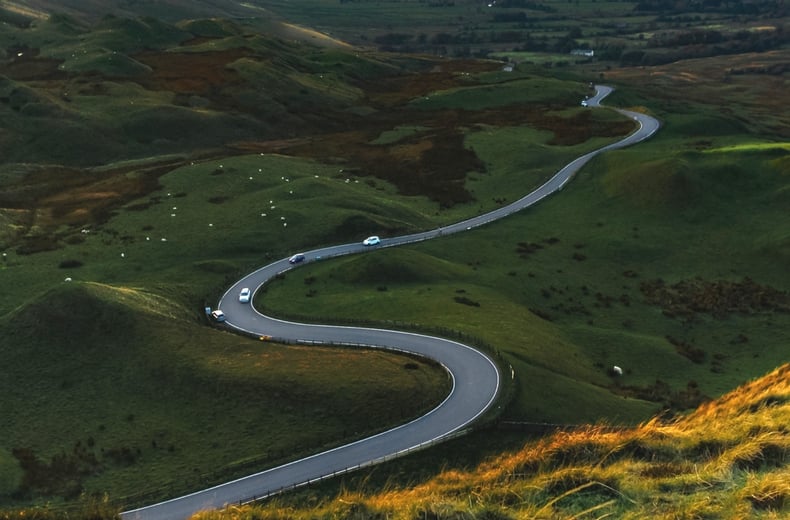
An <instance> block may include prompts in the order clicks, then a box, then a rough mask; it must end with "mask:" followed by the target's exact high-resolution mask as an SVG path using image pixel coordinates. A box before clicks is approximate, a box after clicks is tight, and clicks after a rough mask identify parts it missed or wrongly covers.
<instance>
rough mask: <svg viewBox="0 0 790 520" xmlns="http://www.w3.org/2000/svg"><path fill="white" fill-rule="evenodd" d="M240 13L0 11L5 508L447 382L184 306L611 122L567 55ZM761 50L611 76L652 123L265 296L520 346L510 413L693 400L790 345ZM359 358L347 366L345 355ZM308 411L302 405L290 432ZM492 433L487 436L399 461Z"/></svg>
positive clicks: (249, 445)
mask: <svg viewBox="0 0 790 520" xmlns="http://www.w3.org/2000/svg"><path fill="white" fill-rule="evenodd" d="M255 27H257V26H251V25H247V24H246V23H243V22H241V21H236V22H227V21H220V20H200V21H191V22H185V23H180V24H170V25H167V24H162V23H161V22H156V21H153V20H148V19H141V20H136V21H129V20H122V19H113V18H107V19H104V20H101V21H100V22H98V23H97V25H94V26H90V25H86V24H84V23H82V22H79V21H76V20H74V19H72V18H69V17H67V16H54V17H52V18H50V19H49V20H47V21H40V22H36V23H35V24H32V25H31V26H30V27H28V28H14V27H10V26H9V27H7V28H4V30H3V31H2V32H1V33H0V42H1V44H0V47H2V48H3V50H4V52H3V54H2V60H1V61H2V62H1V63H0V74H2V75H3V77H2V78H0V118H1V119H2V121H3V125H2V126H3V129H2V130H0V150H2V152H0V153H2V156H0V186H1V187H0V224H2V227H0V253H2V255H3V256H2V257H1V258H0V287H2V292H3V296H4V298H3V299H2V300H0V316H1V317H2V318H3V320H2V325H0V356H1V357H2V359H0V364H1V365H2V366H4V367H9V371H8V372H3V375H4V378H3V379H2V380H0V384H2V385H3V387H2V390H3V391H4V395H7V396H9V398H8V399H7V400H3V401H1V402H0V406H2V407H3V408H2V411H3V416H4V417H6V416H8V417H14V418H15V420H14V421H10V422H6V423H4V424H3V425H0V486H2V487H1V488H0V493H1V494H2V501H3V507H6V506H8V505H9V504H14V505H16V504H19V505H24V504H35V503H39V504H40V503H52V504H53V506H55V507H58V506H60V505H61V504H62V503H64V502H68V503H72V502H73V501H74V497H76V496H78V495H79V493H80V492H81V491H82V490H86V491H88V492H94V491H95V492H98V493H102V492H107V493H109V494H110V495H111V498H112V499H113V500H118V501H119V502H120V503H122V504H123V505H124V506H126V507H128V506H131V505H137V504H141V503H147V502H152V501H154V500H157V499H161V498H167V497H171V496H174V495H175V494H177V493H181V492H186V491H189V490H194V489H197V488H200V487H205V486H207V485H210V484H211V483H215V482H217V481H219V480H221V479H223V478H230V477H232V476H236V475H240V474H243V473H246V472H248V471H250V470H251V469H252V470H259V469H261V468H262V467H265V466H267V465H270V464H275V463H277V462H282V461H284V460H289V459H291V458H292V457H294V456H296V455H298V454H302V453H308V452H312V451H315V450H318V449H320V448H322V447H324V446H326V443H325V440H326V439H332V440H331V441H327V442H329V443H330V444H331V443H336V442H341V441H343V440H348V439H351V438H357V437H358V435H362V434H364V433H366V432H369V431H372V429H374V428H378V427H380V426H381V425H383V424H392V423H395V422H397V421H399V420H402V419H403V418H404V417H410V416H413V415H414V414H416V413H418V412H419V411H420V410H421V409H422V407H423V406H427V404H426V402H414V399H413V397H412V396H413V395H414V394H415V393H416V392H419V393H420V394H421V395H422V394H424V395H426V396H427V397H426V399H428V400H429V401H430V400H431V399H434V398H436V399H438V398H440V396H441V395H442V392H443V390H446V386H445V385H446V381H445V379H444V376H443V374H442V372H441V371H437V370H435V367H431V366H430V365H429V364H426V365H418V366H419V370H416V371H414V370H410V369H407V365H408V366H409V367H411V366H412V360H404V359H403V358H398V357H391V356H383V355H381V354H379V353H370V352H365V353H358V352H354V351H345V350H343V351H329V350H325V349H317V348H315V349H314V348H311V349H303V348H294V347H283V346H276V345H269V344H263V343H259V342H256V341H251V340H249V339H246V338H241V337H238V336H234V335H229V334H226V333H224V332H221V331H217V330H213V329H211V328H210V327H208V326H207V324H206V323H205V322H204V321H203V319H202V310H203V307H204V306H205V305H213V302H215V301H216V300H217V297H218V295H219V294H221V292H222V291H224V289H225V288H226V286H227V285H228V284H229V283H230V282H232V281H233V280H235V279H237V278H238V277H239V275H240V274H242V273H245V272H248V271H249V270H251V269H253V268H256V267H258V266H260V265H261V264H264V263H266V262H268V261H270V260H272V259H276V258H282V257H285V256H288V255H290V254H293V253H295V252H298V251H302V250H306V249H308V248H312V247H317V246H320V245H328V244H333V243H339V242H348V241H358V240H361V239H362V238H363V237H365V236H367V235H371V234H380V235H382V236H384V237H387V236H393V235H395V234H400V233H406V232H413V231H417V230H422V229H431V228H435V227H437V226H439V225H441V224H443V223H447V222H453V221H457V220H460V219H463V218H465V217H468V216H471V215H475V214H478V213H481V212H484V211H487V210H490V209H493V208H496V207H499V206H501V205H503V204H505V203H507V202H508V201H511V200H514V199H515V198H517V197H520V196H521V195H523V194H525V193H527V192H528V191H529V190H530V189H531V188H533V187H535V186H537V185H538V184H540V183H541V182H543V181H544V180H545V179H546V178H547V177H548V176H549V175H551V174H552V173H554V172H555V171H556V170H557V169H558V168H559V167H561V166H562V165H563V164H565V163H566V162H568V161H569V160H571V159H572V158H574V157H576V156H578V155H581V154H583V153H585V152H587V151H589V150H591V149H593V148H596V147H598V146H601V145H603V144H605V143H608V142H611V141H612V140H614V139H616V138H617V137H618V136H621V135H624V134H625V133H627V132H628V131H630V129H631V123H630V122H629V121H628V120H625V119H624V118H622V117H621V116H619V115H617V114H614V113H612V112H608V111H605V110H587V109H583V108H581V107H580V106H579V103H578V100H579V99H581V98H582V97H583V96H584V95H587V94H589V93H590V90H589V87H588V83H589V74H588V73H583V74H580V75H576V71H564V72H563V73H562V74H560V75H557V74H554V73H553V71H552V69H549V68H546V67H543V66H535V67H533V66H526V65H519V66H518V67H516V70H514V71H513V72H505V71H503V70H501V64H500V63H496V62H491V61H471V60H462V61H454V60H447V59H431V58H427V57H425V56H401V55H383V54H378V53H370V52H363V51H361V50H359V49H349V48H347V47H343V46H342V45H337V43H336V42H334V45H332V46H329V45H322V46H317V45H306V44H304V43H295V42H293V41H287V40H284V39H283V37H277V36H274V35H271V34H261V33H259V32H258V31H256V30H255ZM5 29H7V30H5ZM296 30H298V28H297V29H296ZM280 34H281V33H280ZM302 36H305V37H307V34H306V33H302ZM322 43H323V44H327V41H326V40H322ZM782 60H784V55H783V54H781V53H766V54H764V55H760V56H754V55H743V56H738V57H728V58H727V59H726V60H719V61H715V60H710V61H705V62H693V63H686V64H676V65H673V66H671V67H662V68H645V69H638V70H637V69H628V70H611V71H605V78H606V79H607V80H609V79H612V80H614V81H617V82H618V90H617V92H616V93H615V96H614V98H613V99H611V100H608V102H611V103H612V104H617V105H623V106H631V107H636V108H638V109H640V110H648V108H645V107H650V108H649V109H650V110H651V111H653V113H655V114H656V115H658V116H659V117H660V118H661V119H662V121H663V123H664V127H663V128H662V130H661V132H660V133H659V134H658V135H657V136H656V137H655V138H654V139H652V140H650V141H648V142H646V143H642V144H640V145H638V146H636V147H634V148H632V149H628V150H622V151H618V152H614V153H609V154H606V155H604V156H601V157H599V158H598V159H596V160H595V161H594V162H593V163H591V164H590V165H588V167H586V168H585V170H584V171H583V172H581V174H580V175H579V176H578V178H577V179H575V180H574V182H572V183H571V184H569V185H568V187H566V188H565V189H564V190H563V191H562V193H560V194H558V196H556V197H552V198H550V199H548V200H546V201H544V202H542V203H541V204H540V205H538V206H537V207H535V208H533V209H531V210H529V211H526V212H524V213H522V214H519V215H514V216H512V217H510V218H508V219H506V220H505V221H502V222H500V223H496V224H492V225H490V226H486V227H483V228H480V229H476V230H474V231H472V232H470V233H467V234H464V235H461V236H456V237H447V238H444V239H442V240H439V241H434V242H430V243H425V244H421V245H418V246H413V247H408V248H399V249H398V250H388V251H379V252H375V251H373V252H369V254H367V255H364V256H359V257H348V258H339V259H333V260H328V261H326V262H321V263H315V264H312V265H308V266H304V267H303V268H300V269H299V270H298V271H294V272H293V273H290V274H289V275H288V276H286V277H285V279H284V280H282V281H279V282H278V283H276V284H273V285H272V286H271V287H270V288H269V289H268V292H267V294H266V295H265V296H263V299H262V300H259V303H260V305H261V306H262V307H266V308H269V309H272V310H273V311H275V312H279V313H283V314H297V315H301V316H306V317H307V318H309V319H315V320H322V319H327V320H330V321H331V320H345V321H348V320H352V319H353V320H355V321H357V322H364V323H370V322H377V323H383V322H387V323H389V322H391V320H397V321H400V322H402V324H403V325H405V326H408V327H414V328H418V329H419V330H444V331H445V332H446V333H448V334H451V335H453V334H457V333H461V334H463V335H465V337H467V338H471V339H470V341H476V340H479V341H480V342H481V343H485V344H487V345H489V346H490V347H491V348H494V349H496V350H497V351H499V352H500V353H501V354H502V355H503V357H504V359H506V361H507V362H508V363H509V364H510V365H511V366H512V367H513V374H514V380H513V386H512V388H511V390H512V391H509V393H508V395H509V396H510V400H509V401H507V402H503V403H502V404H503V407H504V413H503V415H502V417H501V419H505V420H506V421H504V420H503V421H498V423H497V424H498V425H501V426H502V427H503V428H514V426H513V423H521V422H525V421H526V422H546V421H549V422H560V423H574V424H578V423H595V422H596V421H599V420H602V419H605V420H606V421H608V422H610V423H618V424H620V423H622V424H637V423H639V422H641V421H644V420H646V419H647V418H649V417H651V416H653V414H654V413H655V412H656V411H657V410H661V409H667V410H669V413H681V412H682V411H684V410H690V409H693V408H694V407H696V406H697V405H698V404H699V403H702V402H705V401H706V400H707V399H709V398H713V397H716V396H719V395H721V394H723V393H725V392H727V391H729V390H731V389H732V388H734V387H735V386H737V385H739V384H742V383H744V382H745V381H747V380H749V379H750V378H752V377H754V376H756V375H758V374H762V373H765V372H767V371H769V370H770V369H772V368H774V367H776V366H777V365H779V364H780V363H783V362H786V336H787V330H789V329H790V322H788V319H789V318H788V316H790V314H788V312H787V297H788V289H790V281H789V280H788V272H787V270H786V268H785V266H786V265H787V260H788V255H789V254H790V242H789V241H788V236H789V235H788V222H787V212H786V208H787V202H788V193H790V190H788V176H787V172H788V167H789V166H790V163H788V150H787V146H786V141H787V128H790V126H788V124H787V111H786V110H782V108H783V107H784V106H785V105H786V103H783V100H782V96H781V95H777V94H776V93H777V92H779V93H781V92H784V90H783V86H782V81H783V78H782V76H781V73H780V74H774V73H773V72H771V71H774V70H778V69H775V67H776V66H777V64H781V63H782ZM684 67H686V69H693V70H694V72H699V71H704V72H705V74H702V73H700V74H699V77H697V78H696V79H695V80H694V81H689V74H691V73H690V72H688V70H686V69H684ZM727 71H729V72H727ZM722 85H726V87H722ZM12 130H13V131H12ZM66 278H70V279H72V281H71V282H65V281H64V280H65V279H66ZM337 359H341V360H342V361H336V360H337ZM250 360H254V363H251V362H250ZM346 361H347V362H348V364H345V363H346ZM613 365H618V366H621V367H623V369H624V374H623V376H622V377H614V375H613V373H612V372H611V370H610V369H611V368H612V366H613ZM329 366H331V369H330V368H327V367H329ZM507 368H508V367H505V370H507ZM334 369H337V370H338V373H335V372H333V371H332V370H334ZM361 373H364V374H368V375H369V377H370V381H371V382H370V383H368V382H365V381H362V380H357V379H347V380H346V379H342V380H341V379H339V378H340V377H341V376H343V375H346V376H349V377H351V375H355V374H361ZM6 376H7V377H6ZM341 381H342V382H341ZM369 384H370V385H373V386H369ZM390 387H394V388H397V389H398V390H397V392H396V393H398V394H399V395H400V396H401V397H400V398H397V401H396V402H397V403H398V404H397V405H392V404H391V401H390V398H393V392H392V391H391V388H390ZM357 388H360V389H361V388H364V389H365V390H362V391H361V392H362V393H365V395H359V394H358V393H357ZM284 389H288V391H286V390H284ZM163 396H164V397H163ZM196 396H197V397H198V398H195V397H196ZM437 396H439V397H437ZM365 399H371V400H372V401H373V402H372V403H371V402H370V401H366V400H365ZM249 402H255V403H256V405H258V404H260V405H261V406H260V407H257V406H256V408H255V410H253V411H251V410H250V409H249V405H248V403H249ZM326 402H332V403H337V405H338V407H339V409H338V410H333V409H329V408H326V407H325V405H324V403H326ZM432 402H435V401H432ZM364 403H367V404H364ZM400 403H404V405H401V404H400ZM361 406H370V407H371V409H375V410H378V411H376V412H375V413H376V414H378V416H377V417H374V418H367V416H366V418H365V420H361V419H360V420H359V421H358V422H357V423H349V424H352V425H353V431H352V429H349V428H348V427H347V426H346V423H344V421H346V422H348V421H353V419H350V418H348V417H346V416H345V415H343V410H345V412H348V411H351V412H352V413H353V411H354V410H358V409H359V408H358V407H361ZM340 408H342V410H340ZM6 412H7V413H6ZM316 414H319V415H320V416H321V417H322V419H323V420H322V421H321V423H322V424H323V425H325V426H326V428H327V429H326V430H320V431H318V430H311V429H309V428H306V427H305V426H304V424H305V421H307V417H313V416H315V415H316ZM516 427H517V428H521V425H517V426H516ZM294 432H297V433H294ZM514 437H515V438H516V439H517V440H518V441H519V443H520V442H521V441H522V440H523V439H522V433H521V431H520V430H512V429H505V430H496V431H495V430H486V431H485V432H484V433H483V434H482V435H476V436H471V437H469V439H468V442H467V441H466V440H464V441H463V442H464V443H465V444H463V447H462V449H460V450H455V452H454V453H450V452H442V451H437V452H433V451H432V452H430V453H426V454H425V458H424V459H420V460H419V461H418V462H417V464H416V466H425V467H427V468H428V469H427V471H428V472H431V471H435V469H436V468H437V467H441V466H442V465H443V464H446V462H447V461H448V460H455V459H456V458H457V457H458V453H460V452H461V451H463V452H465V453H468V454H469V458H470V459H474V458H477V459H479V458H480V455H481V454H482V453H491V452H492V450H499V449H500V448H501V447H502V446H503V445H505V444H507V445H508V446H512V442H513V439H514ZM261 438H263V439H264V441H265V443H266V444H267V446H268V445H269V444H271V446H272V448H271V449H268V448H267V449H266V450H265V451H264V450H262V449H261V447H260V446H261V443H260V441H261ZM218 439H219V440H218ZM224 439H227V441H225V440H224ZM674 460H675V459H673V461H674ZM782 460H784V459H782ZM678 464H679V465H680V466H681V469H683V471H685V469H684V468H685V467H686V466H684V465H683V464H682V463H678ZM785 466H786V465H785ZM783 467H784V466H783ZM215 470H218V471H216V472H215ZM422 471H423V470H422V469H419V470H415V473H419V474H422V473H420V472H422ZM684 475H685V474H684ZM393 478H398V479H401V478H403V479H404V480H406V481H408V480H409V479H410V476H409V471H407V470H404V471H403V472H401V473H400V474H395V477H393ZM569 478H570V477H569ZM602 478H603V477H602ZM607 478H608V479H609V480H606V481H605V482H606V483H607V485H609V486H610V487H613V488H614V489H618V490H620V489H621V488H620V487H614V486H612V485H611V481H612V480H613V479H614V477H611V476H608V477H607ZM684 478H690V477H684ZM569 482H575V477H573V478H570V480H569ZM530 485H531V484H530ZM673 486H675V487H673ZM659 487H660V484H659ZM573 488H574V486H570V485H569V484H568V485H566V484H563V483H560V484H558V485H557V487H556V488H552V489H553V490H554V491H556V494H555V495H553V496H560V495H562V494H563V493H564V492H565V491H567V490H568V489H573ZM552 489H545V490H544V491H546V492H547V493H548V492H551V491H552ZM623 489H624V488H623ZM668 489H669V490H670V491H672V492H675V491H678V490H680V491H682V490H683V489H684V488H682V486H681V487H678V484H677V483H670V486H669V488H668ZM629 493H630V491H629ZM468 496H472V495H471V494H470V495H468ZM64 497H66V498H64ZM543 498H544V500H543V502H541V503H543V504H545V503H548V502H549V501H551V498H549V496H548V495H546V496H544V497H543ZM117 503H118V502H112V504H117ZM739 503H740V502H739Z"/></svg>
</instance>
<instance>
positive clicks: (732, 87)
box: [606, 49, 790, 138]
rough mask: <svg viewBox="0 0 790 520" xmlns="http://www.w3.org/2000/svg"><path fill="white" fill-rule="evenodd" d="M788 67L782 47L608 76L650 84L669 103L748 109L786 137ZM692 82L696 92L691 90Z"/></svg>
mask: <svg viewBox="0 0 790 520" xmlns="http://www.w3.org/2000/svg"><path fill="white" fill-rule="evenodd" d="M788 63H790V50H788V49H780V50H772V51H768V52H761V53H744V54H732V55H722V56H714V57H710V58H701V59H692V60H680V61H677V62H674V63H670V64H667V65H661V66H656V67H627V68H620V69H614V70H611V71H607V72H606V78H607V79H611V80H614V81H619V82H623V83H626V84H631V85H633V86H635V87H637V88H638V87H639V86H640V85H649V86H650V87H649V89H650V96H651V97H652V98H656V99H664V100H667V101H668V102H673V103H674V102H676V101H677V100H681V99H682V100H686V101H691V102H697V103H702V104H706V105H713V106H716V107H717V108H718V109H719V110H721V111H722V112H723V113H725V114H729V113H733V112H734V111H735V110H737V111H738V112H739V113H740V112H741V111H743V112H745V113H746V114H747V117H748V120H749V122H750V123H752V124H756V125H764V128H765V130H766V131H767V132H770V133H773V134H775V135H777V136H780V137H785V138H787V137H790V111H788V110H787V105H788V102H789V101H790V99H788V90H787V85H786V81H787V80H786V78H787V72H788V68H789V67H790V65H788ZM690 79H693V83H694V88H688V83H689V80H690ZM733 107H735V108H733ZM739 119H743V116H740V117H739Z"/></svg>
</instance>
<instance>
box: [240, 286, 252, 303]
mask: <svg viewBox="0 0 790 520" xmlns="http://www.w3.org/2000/svg"><path fill="white" fill-rule="evenodd" d="M251 294H252V293H251V292H250V289H249V288H248V287H245V288H244V289H242V290H241V292H240V293H239V301H240V302H241V303H250V296H251Z"/></svg>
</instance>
